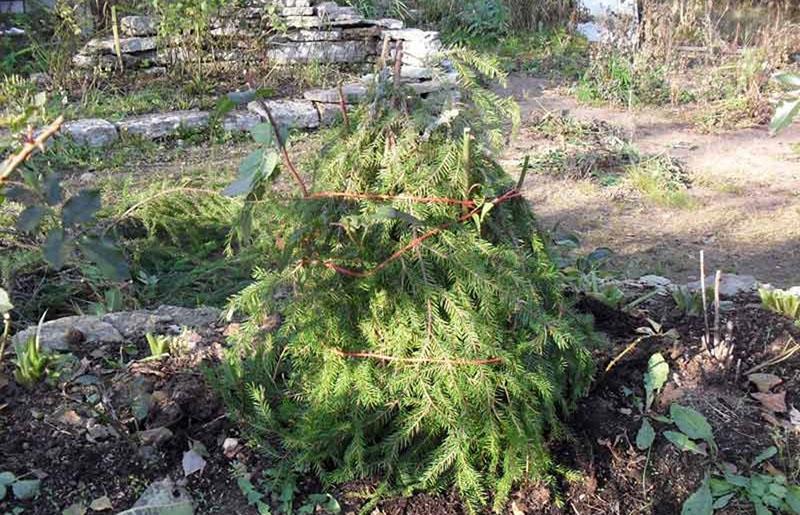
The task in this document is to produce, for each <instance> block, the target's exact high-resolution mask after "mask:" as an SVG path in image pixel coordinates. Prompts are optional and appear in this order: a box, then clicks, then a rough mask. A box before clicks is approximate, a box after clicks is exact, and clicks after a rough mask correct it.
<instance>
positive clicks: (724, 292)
mask: <svg viewBox="0 0 800 515" xmlns="http://www.w3.org/2000/svg"><path fill="white" fill-rule="evenodd" d="M714 281H715V275H714V274H711V275H709V276H708V277H706V292H708V293H709V294H711V295H713V292H714ZM757 285H758V282H757V281H756V278H755V277H753V276H752V275H736V274H722V276H721V277H720V282H719V294H720V296H721V297H735V296H737V295H739V294H740V293H749V292H752V291H755V289H756V286H757ZM686 287H687V288H689V290H690V291H699V290H700V289H701V284H700V281H695V282H692V283H689V284H687V285H686Z"/></svg>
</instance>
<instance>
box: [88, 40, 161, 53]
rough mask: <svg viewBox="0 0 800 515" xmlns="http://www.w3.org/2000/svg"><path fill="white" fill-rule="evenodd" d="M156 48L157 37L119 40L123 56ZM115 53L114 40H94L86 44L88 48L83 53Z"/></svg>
mask: <svg viewBox="0 0 800 515" xmlns="http://www.w3.org/2000/svg"><path fill="white" fill-rule="evenodd" d="M156 47H157V45H156V38H155V37H129V38H120V40H119V49H120V52H122V53H123V54H134V53H137V52H147V51H148V50H155V49H156ZM114 52H115V50H114V38H105V39H92V40H90V41H89V42H88V43H86V46H84V47H83V50H82V51H81V53H83V54H91V53H95V54H98V53H104V54H113V53H114Z"/></svg>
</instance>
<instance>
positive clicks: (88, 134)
mask: <svg viewBox="0 0 800 515" xmlns="http://www.w3.org/2000/svg"><path fill="white" fill-rule="evenodd" d="M61 132H62V134H65V135H66V136H69V137H70V138H71V139H72V140H73V141H74V142H75V143H78V144H80V145H85V146H87V147H104V146H106V145H110V144H111V143H113V142H114V141H116V140H117V138H119V134H117V128H116V127H115V126H114V124H113V123H111V122H109V121H108V120H103V119H100V118H86V119H83V120H76V121H74V122H67V123H65V124H64V125H63V126H62V127H61Z"/></svg>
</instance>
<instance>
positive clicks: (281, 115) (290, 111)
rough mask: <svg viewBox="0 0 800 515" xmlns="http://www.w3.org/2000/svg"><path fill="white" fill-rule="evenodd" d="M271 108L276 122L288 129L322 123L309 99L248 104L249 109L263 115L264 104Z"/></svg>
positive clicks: (305, 127) (309, 126)
mask: <svg viewBox="0 0 800 515" xmlns="http://www.w3.org/2000/svg"><path fill="white" fill-rule="evenodd" d="M264 105H266V107H267V108H268V109H269V111H270V113H271V114H272V118H273V119H274V120H275V123H277V124H278V125H280V126H281V127H286V128H288V129H316V128H317V127H319V125H320V114H319V112H318V111H317V109H316V108H315V107H314V104H313V103H312V102H310V101H307V100H305V101H304V100H266V101H258V100H256V101H253V102H250V103H249V104H247V110H248V111H250V112H251V113H254V114H257V115H259V116H261V118H262V120H264V121H266V118H265V117H264V116H263V115H262V111H263V106H264Z"/></svg>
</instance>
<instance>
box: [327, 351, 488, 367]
mask: <svg viewBox="0 0 800 515" xmlns="http://www.w3.org/2000/svg"><path fill="white" fill-rule="evenodd" d="M331 350H332V351H333V352H334V353H335V354H337V355H339V356H342V357H343V358H366V359H376V360H378V361H389V362H401V363H432V364H440V365H495V364H498V363H502V362H503V360H502V358H486V359H448V358H398V357H396V356H387V355H385V354H376V353H373V352H347V351H343V350H340V349H331Z"/></svg>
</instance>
